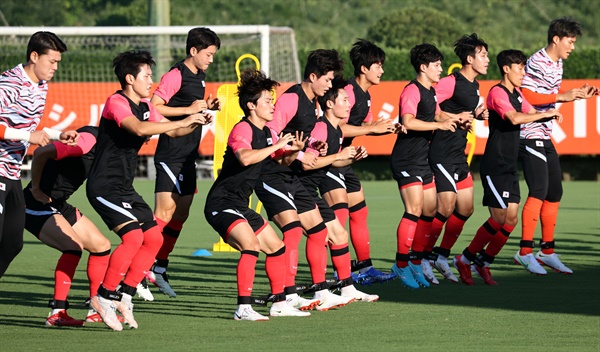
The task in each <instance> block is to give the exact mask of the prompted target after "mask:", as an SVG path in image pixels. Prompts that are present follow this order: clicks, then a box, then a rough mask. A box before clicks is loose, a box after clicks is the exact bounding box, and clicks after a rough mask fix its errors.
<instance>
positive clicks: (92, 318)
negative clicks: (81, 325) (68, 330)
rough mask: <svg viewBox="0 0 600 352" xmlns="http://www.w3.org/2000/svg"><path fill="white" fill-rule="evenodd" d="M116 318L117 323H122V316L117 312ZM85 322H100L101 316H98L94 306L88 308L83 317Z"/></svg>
mask: <svg viewBox="0 0 600 352" xmlns="http://www.w3.org/2000/svg"><path fill="white" fill-rule="evenodd" d="M117 320H118V321H119V323H122V322H123V316H121V315H118V314H117ZM85 322H86V323H102V317H101V316H100V314H98V312H96V311H95V310H94V308H90V309H89V310H88V314H87V316H86V317H85Z"/></svg>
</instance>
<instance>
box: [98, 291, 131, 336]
mask: <svg viewBox="0 0 600 352" xmlns="http://www.w3.org/2000/svg"><path fill="white" fill-rule="evenodd" d="M90 305H91V306H92V308H94V310H95V311H96V312H98V314H100V317H101V318H102V322H103V323H104V324H106V326H108V327H109V328H111V329H113V330H115V331H121V330H123V325H121V323H120V322H119V319H117V314H116V313H115V309H116V304H115V302H114V301H113V300H110V299H106V298H104V297H101V296H99V295H95V296H94V297H92V298H91V299H90Z"/></svg>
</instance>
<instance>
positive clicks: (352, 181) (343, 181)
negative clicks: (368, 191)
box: [319, 166, 362, 194]
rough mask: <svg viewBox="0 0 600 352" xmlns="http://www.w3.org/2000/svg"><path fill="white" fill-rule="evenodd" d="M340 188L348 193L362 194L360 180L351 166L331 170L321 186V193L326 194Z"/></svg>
mask: <svg viewBox="0 0 600 352" xmlns="http://www.w3.org/2000/svg"><path fill="white" fill-rule="evenodd" d="M340 188H343V189H345V190H346V193H354V192H360V190H361V189H362V185H361V184H360V180H359V179H358V177H356V175H355V174H354V171H353V170H352V168H351V167H350V166H344V167H332V168H330V169H329V171H328V172H327V175H326V177H324V178H323V180H322V181H321V184H320V185H319V192H321V194H325V193H327V192H329V191H333V190H336V189H340Z"/></svg>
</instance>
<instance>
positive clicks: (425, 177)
mask: <svg viewBox="0 0 600 352" xmlns="http://www.w3.org/2000/svg"><path fill="white" fill-rule="evenodd" d="M393 174H394V179H395V180H396V182H398V188H400V189H403V188H407V187H412V186H415V185H418V184H421V185H422V186H423V189H424V190H425V189H430V188H433V187H435V182H434V178H433V173H432V172H431V169H430V168H429V167H422V168H418V169H410V170H403V171H400V172H396V171H393Z"/></svg>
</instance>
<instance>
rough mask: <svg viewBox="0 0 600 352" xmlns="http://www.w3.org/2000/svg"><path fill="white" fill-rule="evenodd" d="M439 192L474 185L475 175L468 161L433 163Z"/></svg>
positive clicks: (456, 190) (455, 190) (432, 166)
mask: <svg viewBox="0 0 600 352" xmlns="http://www.w3.org/2000/svg"><path fill="white" fill-rule="evenodd" d="M431 171H432V172H433V176H434V177H435V188H436V190H437V193H441V192H454V193H457V192H458V191H459V190H461V189H465V188H469V187H473V177H471V171H470V170H469V165H467V163H461V164H431Z"/></svg>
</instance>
